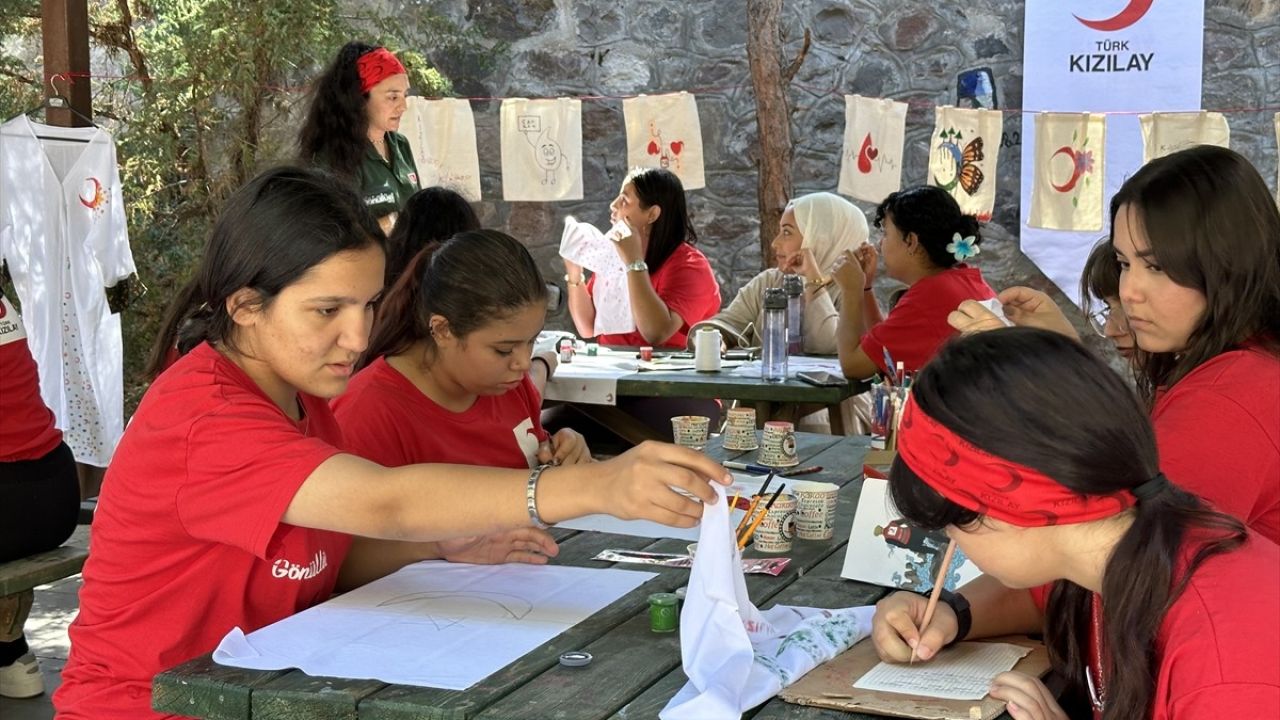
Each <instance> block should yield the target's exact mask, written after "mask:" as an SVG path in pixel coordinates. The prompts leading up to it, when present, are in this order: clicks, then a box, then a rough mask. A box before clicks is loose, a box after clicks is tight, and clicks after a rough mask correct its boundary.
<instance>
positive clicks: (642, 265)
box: [627, 260, 649, 272]
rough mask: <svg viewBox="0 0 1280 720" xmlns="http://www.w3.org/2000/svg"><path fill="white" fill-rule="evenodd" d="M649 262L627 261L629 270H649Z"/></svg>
mask: <svg viewBox="0 0 1280 720" xmlns="http://www.w3.org/2000/svg"><path fill="white" fill-rule="evenodd" d="M648 271H649V263H647V262H645V261H643V260H637V261H635V262H630V263H627V272H648Z"/></svg>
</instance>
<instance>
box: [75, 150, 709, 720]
mask: <svg viewBox="0 0 1280 720" xmlns="http://www.w3.org/2000/svg"><path fill="white" fill-rule="evenodd" d="M383 263H384V254H383V235H382V232H381V230H380V228H379V226H378V224H377V222H376V220H375V219H374V218H373V217H372V216H371V215H370V214H369V212H368V211H367V210H366V209H365V208H364V206H363V205H362V203H361V201H360V198H359V197H358V196H357V195H356V194H355V192H354V191H353V190H352V189H350V188H349V187H348V185H347V184H346V183H342V182H340V181H338V180H336V179H335V178H334V177H333V176H330V175H328V174H326V173H323V172H320V171H316V170H306V169H299V168H288V167H285V168H277V169H275V170H271V171H268V172H266V173H264V174H262V175H260V176H259V177H257V178H255V179H254V180H252V181H250V182H249V183H248V184H247V185H245V186H244V187H243V188H241V189H240V190H238V191H237V192H236V193H234V194H233V195H232V197H231V198H230V199H228V201H227V203H226V206H225V207H224V209H223V211H222V213H221V215H220V216H219V218H218V220H217V222H216V223H215V224H214V227H213V229H212V232H211V234H210V237H209V241H208V243H207V245H206V249H205V254H204V257H203V258H202V260H201V263H200V267H199V268H198V269H197V271H196V275H195V278H194V279H193V280H192V282H191V283H190V284H189V285H188V286H187V287H186V288H184V289H183V290H182V292H181V293H180V295H179V296H178V298H177V299H176V300H175V302H174V303H173V305H172V306H171V307H170V310H169V313H168V315H167V317H166V322H165V326H164V328H165V329H164V332H163V333H162V334H161V336H160V337H159V338H158V341H157V343H156V347H155V351H154V352H153V364H152V368H155V369H159V368H162V367H163V363H164V360H165V356H166V354H167V352H168V350H169V349H170V348H171V347H173V346H174V344H175V338H176V343H177V347H178V349H179V351H180V353H182V357H180V358H179V359H178V360H177V362H175V363H174V364H173V365H172V366H170V367H169V368H168V369H166V370H164V371H163V372H162V373H160V374H159V376H158V377H156V378H155V380H154V382H152V384H151V386H150V387H149V388H148V390H147V393H146V395H145V396H144V397H143V399H142V402H141V403H140V405H139V406H138V411H137V412H136V413H135V414H134V416H133V419H132V420H131V421H130V423H129V427H128V428H127V429H126V430H125V434H124V437H123V439H122V440H121V443H120V446H119V449H118V450H117V451H116V454H115V456H114V458H113V459H112V462H111V466H110V468H108V470H107V477H106V481H105V483H104V485H103V492H102V495H101V497H100V500H99V504H98V509H97V513H96V515H95V517H94V531H93V538H92V542H91V546H90V554H89V560H88V562H87V563H86V565H85V569H84V586H83V588H82V589H81V591H80V614H79V616H78V617H77V618H76V620H75V622H74V623H73V624H72V626H71V630H70V635H71V655H70V658H69V659H68V661H67V665H66V668H65V669H64V671H63V675H62V686H61V687H60V688H59V690H58V692H57V694H56V695H55V696H54V702H55V705H56V707H57V709H58V713H59V717H60V718H94V719H95V720H101V719H103V718H105V719H107V720H111V719H114V718H121V719H123V718H145V717H157V715H156V714H155V713H154V712H152V711H151V710H150V688H151V680H152V678H153V677H154V676H155V674H156V673H158V672H160V671H161V670H164V669H165V668H167V667H170V666H172V665H175V664H177V663H180V662H183V661H185V660H187V659H190V658H193V657H196V656H199V655H202V654H205V653H208V652H209V651H211V650H213V648H214V647H215V646H216V645H217V643H218V641H219V640H220V639H221V638H222V637H223V636H224V635H225V634H226V633H227V632H228V631H230V630H231V629H232V628H234V627H240V628H241V629H242V630H244V631H245V632H251V631H253V630H255V629H257V628H260V627H263V626H264V625H268V624H270V623H272V622H275V621H277V620H280V619H281V618H283V617H287V616H288V615H290V614H293V613H296V612H299V611H301V610H303V609H305V608H307V607H309V606H311V605H314V604H316V603H318V602H322V601H324V600H325V599H326V598H327V597H328V596H329V594H330V592H331V591H332V590H333V588H334V587H335V584H336V583H337V582H338V581H339V578H338V569H339V568H340V567H341V568H342V570H343V577H344V578H348V577H350V578H357V577H361V576H365V577H368V576H372V575H376V574H377V573H378V572H379V570H381V569H382V568H375V567H369V568H357V569H355V570H353V569H352V567H351V563H345V564H344V560H345V559H346V554H347V549H348V546H349V541H350V536H351V535H360V536H364V537H374V538H386V539H397V540H405V541H410V542H415V543H422V544H425V545H427V546H434V552H435V555H434V556H436V557H446V558H450V559H455V558H456V559H467V560H470V561H473V562H501V561H503V560H505V559H507V557H509V556H510V554H511V553H512V552H514V551H529V550H532V551H534V552H539V553H541V554H544V555H555V554H556V552H557V549H556V546H555V543H554V541H553V540H552V539H551V537H550V536H549V535H548V534H547V533H545V532H544V531H543V530H541V529H540V528H545V527H546V526H545V523H554V522H558V521H561V520H564V519H568V518H571V517H577V516H579V515H584V514H592V513H601V512H603V513H610V514H614V515H617V516H619V517H624V518H646V519H650V520H654V521H657V522H662V523H666V524H670V525H674V526H680V527H691V526H693V525H694V524H695V523H696V522H697V520H698V519H699V518H700V517H701V515H702V503H699V502H696V501H694V500H691V499H689V498H688V497H685V496H684V495H682V494H680V493H678V492H676V491H675V490H674V489H673V488H678V489H681V490H684V491H687V492H689V493H691V494H693V495H694V496H696V497H698V498H700V499H701V500H703V501H704V502H714V501H715V497H716V495H715V492H714V491H713V490H712V488H711V487H710V485H709V484H708V481H707V478H712V479H714V480H715V481H717V482H721V483H724V484H728V483H729V482H730V478H729V476H728V474H727V473H726V472H725V470H724V469H723V468H722V467H720V466H719V465H718V464H716V463H715V462H714V461H712V460H710V459H708V458H706V457H704V456H702V455H701V454H699V453H696V452H693V451H690V450H686V449H685V448H679V447H675V446H668V445H659V444H652V443H651V444H646V445H643V446H641V447H638V448H635V449H634V450H632V451H630V452H627V453H625V454H623V455H621V456H619V457H616V458H613V459H611V460H609V461H606V462H601V463H593V464H591V465H590V466H586V465H564V466H560V467H551V468H549V469H548V468H546V467H545V466H539V467H538V468H536V469H534V470H533V471H532V472H531V471H530V470H529V468H523V469H499V468H486V467H472V466H462V465H407V466H404V467H398V468H387V467H383V466H381V465H377V464H375V463H373V462H370V461H368V460H365V459H363V458H360V457H357V456H355V455H351V454H347V453H344V452H343V451H342V450H341V447H342V437H341V432H340V431H339V429H338V427H337V424H336V422H335V421H334V419H333V415H332V413H331V411H330V409H329V406H328V404H327V402H325V401H326V400H327V399H329V398H333V397H335V396H337V395H338V394H340V393H341V392H342V391H343V390H345V389H346V387H347V383H348V380H349V378H350V376H351V373H352V371H353V370H354V368H355V365H356V361H357V360H358V359H359V358H360V356H361V354H362V353H364V351H365V349H366V348H367V347H368V339H369V330H370V327H371V325H372V322H373V315H374V309H375V307H376V305H377V302H378V298H379V296H380V295H381V294H382V285H383V273H384V264H383ZM463 279H464V280H474V278H463ZM476 535H498V536H499V537H498V539H497V540H495V541H493V542H489V543H485V544H482V546H481V547H480V548H478V549H477V548H476V547H475V545H474V544H473V543H472V542H471V541H470V540H465V539H464V538H470V537H471V536H476ZM459 552H460V553H461V556H458V555H457V553H459Z"/></svg>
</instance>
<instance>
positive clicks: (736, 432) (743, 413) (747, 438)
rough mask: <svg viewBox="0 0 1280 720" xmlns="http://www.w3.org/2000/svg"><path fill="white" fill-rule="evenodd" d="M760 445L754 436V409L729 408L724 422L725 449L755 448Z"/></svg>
mask: <svg viewBox="0 0 1280 720" xmlns="http://www.w3.org/2000/svg"><path fill="white" fill-rule="evenodd" d="M759 447H760V442H759V440H758V439H757V438H756V409H755V408H741V407H739V408H730V409H729V411H728V413H726V419H725V423H724V449H725V450H755V449H757V448H759Z"/></svg>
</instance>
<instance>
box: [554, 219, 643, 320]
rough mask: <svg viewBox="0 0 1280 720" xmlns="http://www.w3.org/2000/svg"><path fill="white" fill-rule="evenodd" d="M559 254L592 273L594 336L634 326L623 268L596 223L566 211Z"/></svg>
mask: <svg viewBox="0 0 1280 720" xmlns="http://www.w3.org/2000/svg"><path fill="white" fill-rule="evenodd" d="M560 257H562V258H565V259H566V260H569V261H570V262H573V263H577V264H578V265H581V266H582V267H584V268H586V269H588V270H590V271H591V272H592V273H593V274H594V275H595V281H594V284H593V285H592V287H591V292H592V297H593V300H594V302H595V306H596V319H595V334H596V336H599V335H606V334H621V333H629V332H632V331H633V330H635V329H636V320H635V316H634V315H632V314H631V291H630V290H628V289H627V268H626V266H625V265H624V264H623V263H622V258H621V257H619V255H618V250H617V248H615V247H614V246H613V241H612V240H610V239H608V238H606V237H605V234H604V233H602V232H600V229H599V228H597V227H596V226H594V225H591V224H589V223H584V222H580V221H578V220H577V219H575V218H574V217H573V216H572V215H570V216H567V217H566V218H565V219H564V231H563V232H562V233H561V234H560Z"/></svg>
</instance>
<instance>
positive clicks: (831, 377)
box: [796, 371, 849, 387]
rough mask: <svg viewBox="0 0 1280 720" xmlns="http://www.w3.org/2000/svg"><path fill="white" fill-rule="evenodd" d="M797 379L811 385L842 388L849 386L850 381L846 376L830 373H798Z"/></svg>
mask: <svg viewBox="0 0 1280 720" xmlns="http://www.w3.org/2000/svg"><path fill="white" fill-rule="evenodd" d="M796 377H797V378H799V379H800V380H803V381H804V382H807V383H809V384H810V385H819V386H823V387H840V386H842V385H848V384H849V379H848V378H846V377H845V376H843V375H836V374H835V373H829V372H821V371H815V372H808V371H805V372H798V373H796Z"/></svg>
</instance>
